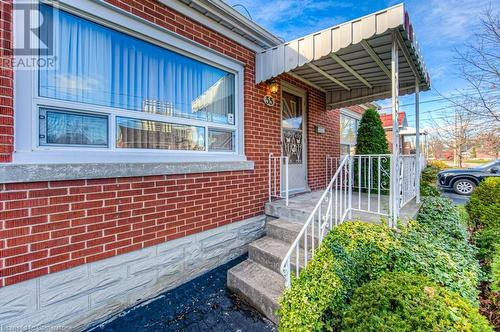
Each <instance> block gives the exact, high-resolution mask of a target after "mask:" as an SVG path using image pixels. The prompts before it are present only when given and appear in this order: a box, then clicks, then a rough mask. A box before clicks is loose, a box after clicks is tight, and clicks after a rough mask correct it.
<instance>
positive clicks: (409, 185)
mask: <svg viewBox="0 0 500 332" xmlns="http://www.w3.org/2000/svg"><path fill="white" fill-rule="evenodd" d="M419 162H421V161H419ZM416 166H417V157H416V156H415V155H414V154H413V155H401V156H399V188H400V189H399V195H400V199H399V207H400V208H402V207H403V206H405V205H406V204H408V203H409V202H410V201H411V200H412V199H413V198H415V196H417V181H418V179H417V167H416Z"/></svg>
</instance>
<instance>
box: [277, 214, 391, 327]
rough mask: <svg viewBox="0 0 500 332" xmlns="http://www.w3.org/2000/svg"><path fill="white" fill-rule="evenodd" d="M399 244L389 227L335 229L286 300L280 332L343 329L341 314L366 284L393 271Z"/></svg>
mask: <svg viewBox="0 0 500 332" xmlns="http://www.w3.org/2000/svg"><path fill="white" fill-rule="evenodd" d="M396 246H397V241H396V239H395V238H394V236H393V233H392V232H391V231H389V229H388V228H387V227H386V226H382V225H375V224H368V223H364V222H347V223H343V224H342V225H340V226H338V227H336V228H335V229H334V230H332V231H331V232H330V233H329V234H328V235H327V237H326V238H325V239H324V241H323V243H322V244H321V246H320V247H319V249H318V250H317V252H316V254H315V256H314V258H313V259H312V260H311V261H310V262H309V263H308V265H307V268H306V269H304V270H303V271H301V273H300V277H299V278H298V279H293V280H292V287H291V288H290V289H287V290H285V292H284V294H283V296H282V298H281V300H280V304H281V309H280V311H279V316H280V324H279V330H280V331H323V330H325V329H327V330H328V329H332V328H333V327H335V326H339V324H340V318H341V314H342V310H343V309H344V308H345V306H346V303H347V302H348V301H349V298H350V296H351V295H352V293H353V291H354V290H355V289H356V288H357V286H358V285H360V284H361V283H362V282H365V281H367V280H371V279H372V278H375V277H378V275H380V274H381V273H382V272H385V271H386V270H388V269H390V268H391V264H392V262H391V257H390V252H392V251H393V250H394V248H395V247H396Z"/></svg>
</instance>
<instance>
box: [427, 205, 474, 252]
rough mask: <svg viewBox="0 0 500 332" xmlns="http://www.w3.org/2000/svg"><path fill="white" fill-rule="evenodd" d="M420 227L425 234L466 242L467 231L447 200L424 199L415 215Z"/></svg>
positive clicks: (455, 210) (454, 207)
mask: <svg viewBox="0 0 500 332" xmlns="http://www.w3.org/2000/svg"><path fill="white" fill-rule="evenodd" d="M417 221H418V224H419V226H420V227H423V228H425V231H426V232H429V233H431V234H434V235H437V236H450V237H451V238H454V239H458V240H461V241H463V242H464V243H465V242H467V239H468V233H467V229H466V228H465V227H464V225H463V224H462V223H461V222H460V217H459V214H458V211H457V208H456V206H455V205H454V204H453V202H452V201H451V200H449V199H447V198H442V197H426V198H424V199H423V200H422V206H421V207H420V210H419V212H418V215H417Z"/></svg>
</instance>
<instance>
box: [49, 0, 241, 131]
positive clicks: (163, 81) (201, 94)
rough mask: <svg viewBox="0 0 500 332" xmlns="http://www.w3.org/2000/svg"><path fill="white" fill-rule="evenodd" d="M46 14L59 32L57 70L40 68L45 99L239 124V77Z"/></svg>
mask: <svg viewBox="0 0 500 332" xmlns="http://www.w3.org/2000/svg"><path fill="white" fill-rule="evenodd" d="M41 11H42V13H43V16H44V20H52V21H55V22H54V23H55V24H57V26H58V28H57V30H58V32H59V33H58V34H57V38H56V39H55V41H54V42H55V56H56V57H57V58H56V59H57V60H56V67H57V68H56V69H55V70H53V69H40V72H39V73H40V75H39V94H40V96H42V97H48V98H54V99H60V100H67V101H73V102H80V103H88V104H95V105H102V106H107V107H113V108H120V109H127V110H130V111H137V112H150V113H156V114H165V115H170V116H178V117H187V118H194V119H199V120H206V121H211V122H218V123H226V124H234V93H235V91H234V85H235V78H234V75H233V74H231V73H228V72H226V71H224V70H221V69H219V68H216V67H213V66H210V65H207V64H205V63H202V62H200V61H197V60H194V59H191V58H189V57H186V56H184V55H181V54H179V53H176V52H173V51H170V50H166V49H164V48H162V47H159V46H156V45H154V44H151V43H148V42H145V41H143V40H140V39H138V38H135V37H132V36H129V35H126V34H124V33H121V32H118V31H116V30H113V29H110V28H107V27H104V26H101V25H98V24H96V23H94V22H91V21H88V20H86V19H83V18H80V17H77V16H74V15H72V14H69V13H67V12H64V11H62V10H60V11H59V14H58V15H53V12H52V7H50V6H47V5H41ZM46 26H49V25H46ZM228 114H231V115H229V116H228ZM131 117H133V114H131Z"/></svg>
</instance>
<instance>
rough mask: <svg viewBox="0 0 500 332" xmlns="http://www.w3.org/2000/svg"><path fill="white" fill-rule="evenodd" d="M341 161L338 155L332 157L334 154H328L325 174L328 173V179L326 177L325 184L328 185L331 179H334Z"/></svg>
mask: <svg viewBox="0 0 500 332" xmlns="http://www.w3.org/2000/svg"><path fill="white" fill-rule="evenodd" d="M339 161H340V158H338V157H332V156H326V165H325V166H326V167H325V174H326V179H325V185H326V186H328V184H329V183H330V181H331V180H332V178H333V176H334V175H335V172H336V171H337V169H338V168H339Z"/></svg>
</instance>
